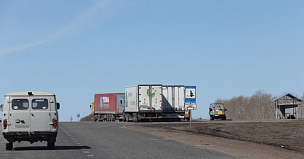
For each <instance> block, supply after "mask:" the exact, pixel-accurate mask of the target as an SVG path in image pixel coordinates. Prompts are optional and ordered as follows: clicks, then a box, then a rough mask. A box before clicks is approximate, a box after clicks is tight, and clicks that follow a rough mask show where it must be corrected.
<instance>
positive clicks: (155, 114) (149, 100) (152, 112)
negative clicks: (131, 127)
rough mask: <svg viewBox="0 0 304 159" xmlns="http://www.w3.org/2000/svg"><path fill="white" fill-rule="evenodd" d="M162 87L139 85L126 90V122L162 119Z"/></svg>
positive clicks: (159, 85)
mask: <svg viewBox="0 0 304 159" xmlns="http://www.w3.org/2000/svg"><path fill="white" fill-rule="evenodd" d="M162 98H163V97H162V85H161V84H154V85H137V86H131V87H126V88H125V100H126V102H125V120H126V121H133V122H138V121H141V120H142V119H149V120H152V119H161V118H162V115H163V109H162Z"/></svg>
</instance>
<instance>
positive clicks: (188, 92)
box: [185, 86, 196, 104]
mask: <svg viewBox="0 0 304 159" xmlns="http://www.w3.org/2000/svg"><path fill="white" fill-rule="evenodd" d="M185 103H192V104H195V103H196V86H185Z"/></svg>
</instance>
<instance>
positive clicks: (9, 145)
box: [5, 142, 13, 150]
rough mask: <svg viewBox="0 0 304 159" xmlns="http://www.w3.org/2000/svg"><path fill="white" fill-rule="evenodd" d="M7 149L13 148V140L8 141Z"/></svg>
mask: <svg viewBox="0 0 304 159" xmlns="http://www.w3.org/2000/svg"><path fill="white" fill-rule="evenodd" d="M5 149H6V150H12V149H13V143H12V142H10V143H6V145H5Z"/></svg>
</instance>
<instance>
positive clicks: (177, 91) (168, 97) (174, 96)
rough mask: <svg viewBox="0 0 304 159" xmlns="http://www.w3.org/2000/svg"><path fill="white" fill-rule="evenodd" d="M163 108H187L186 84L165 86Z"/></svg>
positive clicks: (170, 110)
mask: <svg viewBox="0 0 304 159" xmlns="http://www.w3.org/2000/svg"><path fill="white" fill-rule="evenodd" d="M163 110H164V112H176V111H184V110H185V86H183V85H176V86H173V85H172V86H163Z"/></svg>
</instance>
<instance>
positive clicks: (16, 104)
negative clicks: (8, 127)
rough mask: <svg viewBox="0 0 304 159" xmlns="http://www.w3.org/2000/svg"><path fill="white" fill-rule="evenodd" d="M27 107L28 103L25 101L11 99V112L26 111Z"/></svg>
mask: <svg viewBox="0 0 304 159" xmlns="http://www.w3.org/2000/svg"><path fill="white" fill-rule="evenodd" d="M28 107H29V102H28V100H27V99H13V101H12V109H13V110H26V109H28Z"/></svg>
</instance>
